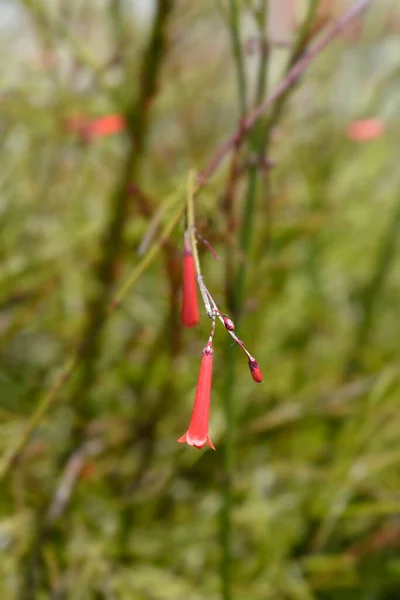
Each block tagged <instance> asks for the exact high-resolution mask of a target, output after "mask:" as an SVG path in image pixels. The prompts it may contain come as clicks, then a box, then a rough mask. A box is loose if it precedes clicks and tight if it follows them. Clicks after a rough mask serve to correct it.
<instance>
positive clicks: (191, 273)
mask: <svg viewBox="0 0 400 600" xmlns="http://www.w3.org/2000/svg"><path fill="white" fill-rule="evenodd" d="M181 321H182V324H183V325H184V326H185V327H194V326H195V325H197V323H198V322H199V321H200V315H199V305H198V301H197V282H196V269H195V266H194V259H193V254H192V251H191V249H190V244H185V253H184V256H183V299H182V312H181Z"/></svg>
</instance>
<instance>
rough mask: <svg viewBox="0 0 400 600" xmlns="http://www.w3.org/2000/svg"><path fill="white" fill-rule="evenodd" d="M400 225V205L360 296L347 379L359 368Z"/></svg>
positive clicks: (388, 227)
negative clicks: (358, 317) (360, 357)
mask: <svg viewBox="0 0 400 600" xmlns="http://www.w3.org/2000/svg"><path fill="white" fill-rule="evenodd" d="M399 225H400V204H399V205H398V206H396V208H395V210H394V214H393V216H391V218H390V220H389V223H388V225H387V229H386V232H385V234H384V236H383V239H382V242H381V244H380V245H379V248H378V250H377V256H376V260H375V269H374V271H373V274H372V276H371V279H370V281H369V282H368V284H367V285H366V286H365V288H364V290H363V292H362V294H360V309H361V311H360V312H361V316H360V320H359V322H358V326H357V328H356V330H355V333H354V341H353V345H352V347H351V350H350V353H349V356H348V358H347V361H346V364H345V367H344V377H345V378H347V377H349V376H350V375H352V374H353V373H354V371H356V370H357V368H358V367H359V355H360V350H361V349H362V348H363V346H364V345H365V343H366V341H367V339H368V336H369V333H370V331H371V327H372V325H373V317H374V310H375V305H376V302H377V300H379V295H380V293H381V291H382V288H383V286H384V285H385V282H386V279H387V276H388V273H389V271H390V268H391V266H392V263H393V259H394V256H395V250H396V244H397V243H398V230H399Z"/></svg>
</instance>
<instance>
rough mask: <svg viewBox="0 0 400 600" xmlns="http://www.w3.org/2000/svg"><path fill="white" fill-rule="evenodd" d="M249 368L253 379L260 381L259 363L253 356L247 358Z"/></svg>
mask: <svg viewBox="0 0 400 600" xmlns="http://www.w3.org/2000/svg"><path fill="white" fill-rule="evenodd" d="M249 368H250V374H251V376H252V378H253V380H254V381H255V382H256V383H261V382H262V379H263V377H262V373H261V369H260V365H259V364H258V362H257V361H256V359H255V358H249Z"/></svg>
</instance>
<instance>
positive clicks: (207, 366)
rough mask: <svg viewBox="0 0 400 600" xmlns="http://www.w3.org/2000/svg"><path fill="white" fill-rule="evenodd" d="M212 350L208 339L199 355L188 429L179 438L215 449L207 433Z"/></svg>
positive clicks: (190, 443)
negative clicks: (198, 367) (194, 394)
mask: <svg viewBox="0 0 400 600" xmlns="http://www.w3.org/2000/svg"><path fill="white" fill-rule="evenodd" d="M213 356H214V350H213V347H212V342H211V341H209V342H208V344H207V345H206V347H205V348H204V350H203V354H202V357H201V365H200V373H199V379H198V382H197V389H196V398H195V400H194V407H193V412H192V418H191V420H190V425H189V429H188V430H187V432H186V433H185V435H183V436H182V437H180V438H179V440H178V442H180V443H181V444H184V443H185V442H186V444H189V446H194V447H195V448H199V449H200V448H204V446H205V445H206V444H207V443H208V445H209V446H210V448H212V449H213V450H215V448H214V445H213V443H212V441H211V438H210V436H209V434H208V417H209V412H210V396H211V378H212V364H213Z"/></svg>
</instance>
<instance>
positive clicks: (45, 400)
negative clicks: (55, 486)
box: [0, 203, 185, 481]
mask: <svg viewBox="0 0 400 600" xmlns="http://www.w3.org/2000/svg"><path fill="white" fill-rule="evenodd" d="M184 209H185V204H184V203H181V204H180V205H179V207H178V208H177V209H176V211H175V212H174V214H173V216H172V217H171V219H170V220H169V221H168V223H167V224H166V226H165V227H164V229H163V231H162V232H161V235H160V237H159V239H158V240H157V241H156V242H154V244H153V245H152V246H151V248H150V250H149V251H148V252H147V254H146V256H145V257H144V258H143V259H142V260H141V261H140V263H139V264H138V265H137V266H136V267H135V268H134V269H133V270H132V273H131V274H130V276H129V277H128V279H127V280H126V282H125V283H124V284H123V285H122V287H121V289H120V290H118V292H117V293H116V294H115V296H114V298H113V300H112V301H111V302H110V304H109V306H108V309H107V316H108V317H109V316H111V314H112V313H114V312H115V311H116V310H117V309H118V308H119V307H120V306H121V304H122V302H123V301H124V299H125V298H126V296H127V294H128V293H129V292H130V291H131V290H132V288H133V287H134V286H135V284H136V283H137V281H138V279H139V278H140V276H141V275H142V274H143V273H144V271H145V270H146V269H147V267H148V266H149V265H150V263H151V262H152V261H153V260H154V258H155V257H156V256H157V254H158V252H159V251H160V249H161V247H162V245H163V243H164V242H165V240H167V239H168V238H169V236H170V235H171V234H172V232H173V231H174V229H175V227H176V226H177V224H178V223H179V221H180V220H181V219H182V215H183V212H184ZM99 331H100V329H98V330H97V331H96V332H95V335H97V334H98V333H99ZM79 357H80V351H79V350H78V351H77V352H76V354H75V355H74V356H73V357H72V358H69V359H68V360H67V361H66V363H65V364H64V366H63V367H62V369H61V372H60V375H59V376H58V378H57V380H56V382H55V383H54V385H53V386H52V387H51V388H50V389H49V390H47V391H46V392H45V393H44V394H43V396H42V398H41V400H40V401H39V404H38V407H37V409H36V410H35V412H34V413H33V415H32V417H31V418H30V420H29V421H28V423H27V424H26V426H25V429H24V431H23V432H22V434H21V437H20V438H19V439H18V440H17V442H16V443H15V445H14V447H13V448H11V449H10V450H9V452H8V453H7V454H6V455H5V456H4V457H3V458H2V460H1V462H0V481H2V479H3V478H4V477H5V476H6V475H7V474H8V472H9V471H10V469H11V468H12V466H13V465H14V464H15V462H16V461H17V460H18V458H19V456H20V454H21V452H22V450H23V449H24V447H25V446H26V444H27V443H28V441H29V439H30V437H31V435H32V433H33V432H34V431H35V429H36V428H37V427H38V426H39V425H40V423H41V422H42V420H43V418H44V416H45V415H46V414H47V412H48V411H49V410H50V408H51V407H52V406H53V405H54V404H55V403H56V401H57V400H58V399H59V392H60V390H61V388H62V387H63V386H64V385H65V384H66V383H67V381H69V379H70V377H71V376H72V374H73V373H74V371H75V369H76V367H77V366H78V364H79Z"/></svg>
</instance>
